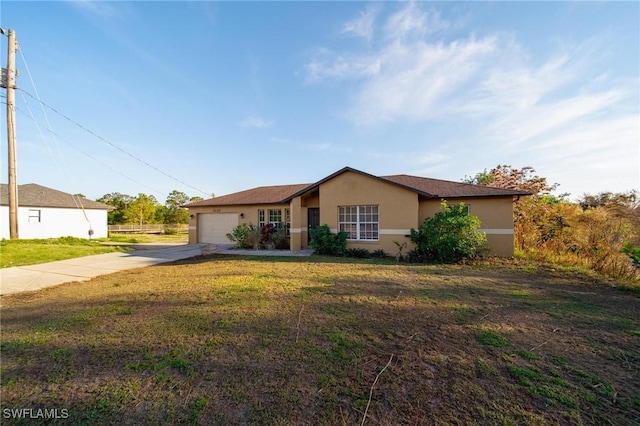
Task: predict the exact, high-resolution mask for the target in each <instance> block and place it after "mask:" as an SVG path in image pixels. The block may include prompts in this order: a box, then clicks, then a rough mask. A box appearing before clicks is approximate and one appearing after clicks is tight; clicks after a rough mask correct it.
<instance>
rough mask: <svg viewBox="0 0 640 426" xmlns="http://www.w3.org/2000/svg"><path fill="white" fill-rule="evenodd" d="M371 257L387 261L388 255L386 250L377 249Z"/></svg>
mask: <svg viewBox="0 0 640 426" xmlns="http://www.w3.org/2000/svg"><path fill="white" fill-rule="evenodd" d="M371 257H373V258H374V259H386V258H387V257H388V256H387V253H385V252H384V250H382V249H376V250H374V251H373V253H371Z"/></svg>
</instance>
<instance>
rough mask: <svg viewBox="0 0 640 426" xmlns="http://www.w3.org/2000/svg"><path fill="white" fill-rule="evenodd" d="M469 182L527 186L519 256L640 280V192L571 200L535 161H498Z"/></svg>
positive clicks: (520, 213)
mask: <svg viewBox="0 0 640 426" xmlns="http://www.w3.org/2000/svg"><path fill="white" fill-rule="evenodd" d="M464 181H465V182H467V183H474V184H479V185H486V186H492V187H498V188H508V189H518V190H523V191H528V192H530V193H532V194H533V195H531V196H527V197H520V198H519V199H518V200H516V202H515V203H514V239H515V249H516V254H517V255H518V256H521V257H524V258H533V259H537V260H543V261H549V262H553V263H556V264H567V265H574V266H579V267H585V268H589V269H593V270H596V271H598V272H600V273H603V274H605V275H608V276H611V277H614V278H623V279H632V280H640V269H639V268H640V195H639V194H638V192H637V191H635V190H631V191H628V192H624V193H612V192H601V193H599V194H595V195H594V194H583V195H582V196H581V197H580V198H579V199H578V200H577V202H570V201H569V200H568V194H562V195H559V196H556V195H553V194H552V192H553V191H555V190H556V189H557V188H558V184H549V183H548V182H547V179H546V178H544V177H541V176H538V175H537V174H536V171H535V170H534V169H533V168H532V167H529V166H527V167H523V168H521V169H516V168H513V167H511V166H507V165H498V166H497V167H495V168H494V169H492V170H490V171H487V170H486V169H485V170H484V171H482V172H480V173H477V174H476V175H475V176H473V177H466V178H465V179H464Z"/></svg>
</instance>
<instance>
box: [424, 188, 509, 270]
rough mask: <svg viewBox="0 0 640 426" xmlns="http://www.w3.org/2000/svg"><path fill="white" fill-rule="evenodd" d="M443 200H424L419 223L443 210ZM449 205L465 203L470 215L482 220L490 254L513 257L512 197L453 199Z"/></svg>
mask: <svg viewBox="0 0 640 426" xmlns="http://www.w3.org/2000/svg"><path fill="white" fill-rule="evenodd" d="M441 201H442V200H422V201H421V202H420V213H419V222H418V224H419V225H420V224H422V222H424V220H425V219H426V218H428V217H433V216H434V215H435V214H436V213H438V212H439V211H441V210H442V207H441V206H440V203H441ZM446 201H447V203H448V204H449V205H453V204H458V203H464V204H467V205H468V206H469V213H471V214H472V215H474V216H478V218H479V219H480V231H481V232H484V233H485V234H487V242H488V243H489V247H490V251H489V254H490V255H493V256H502V257H511V256H513V199H512V198H511V197H486V198H485V197H482V198H479V197H478V198H451V199H448V200H446Z"/></svg>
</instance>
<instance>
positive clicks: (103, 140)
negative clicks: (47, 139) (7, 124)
mask: <svg viewBox="0 0 640 426" xmlns="http://www.w3.org/2000/svg"><path fill="white" fill-rule="evenodd" d="M17 90H20V91H21V92H24V93H26V94H27V95H28V96H30V97H31V98H33V99H35V100H36V101H37V102H40V103H41V104H42V105H44V106H45V107H47V108H48V109H50V110H51V111H53V112H55V113H56V114H58V115H59V116H61V117H63V118H64V119H66V120H67V121H69V122H71V123H72V124H74V125H75V126H77V127H79V128H80V129H82V130H84V131H85V132H87V133H89V134H90V135H92V136H93V137H95V138H97V139H99V140H101V141H102V142H104V143H106V144H107V145H110V146H111V147H112V148H115V149H117V150H118V151H120V152H122V153H123V154H126V155H128V156H129V157H131V158H133V159H134V160H136V161H138V162H139V163H142V164H144V165H145V166H147V167H149V168H151V169H153V170H155V171H156V172H158V173H161V174H163V175H165V176H167V177H168V178H170V179H172V180H174V181H176V182H179V183H181V184H182V185H184V186H187V187H189V188H191V189H193V190H195V191H198V192H200V193H202V194H204V195H207V196H209V195H210V194H209V193H207V192H205V191H203V190H201V189H198V188H196V187H195V186H192V185H189V184H188V183H186V182H184V181H183V180H180V179H178V178H176V177H175V176H172V175H170V174H169V173H167V172H165V171H163V170H160V169H159V168H157V167H155V166H153V165H151V164H149V163H148V162H146V161H144V160H143V159H141V158H139V157H137V156H135V155H133V154H131V153H130V152H128V151H126V150H124V149H122V148H120V147H119V146H117V145H116V144H114V143H112V142H110V141H108V140H107V139H105V138H103V137H102V136H100V135H98V134H97V133H95V132H93V131H92V130H90V129H88V128H86V127H85V126H83V125H82V124H80V123H78V122H77V121H75V120H73V119H72V118H70V117H68V116H66V115H65V114H63V113H62V112H60V111H58V110H57V109H55V108H54V107H52V106H51V105H48V104H47V103H45V102H44V101H42V100H40V99H37V98H36V97H34V96H33V95H32V94H31V93H29V92H27V91H25V90H24V89H20V88H17Z"/></svg>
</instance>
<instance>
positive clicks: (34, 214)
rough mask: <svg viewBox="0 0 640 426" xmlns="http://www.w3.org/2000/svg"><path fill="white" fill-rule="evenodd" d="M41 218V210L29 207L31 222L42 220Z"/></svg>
mask: <svg viewBox="0 0 640 426" xmlns="http://www.w3.org/2000/svg"><path fill="white" fill-rule="evenodd" d="M41 219H42V217H41V210H38V209H29V222H40V221H41Z"/></svg>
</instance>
